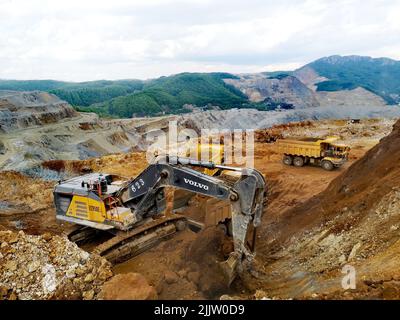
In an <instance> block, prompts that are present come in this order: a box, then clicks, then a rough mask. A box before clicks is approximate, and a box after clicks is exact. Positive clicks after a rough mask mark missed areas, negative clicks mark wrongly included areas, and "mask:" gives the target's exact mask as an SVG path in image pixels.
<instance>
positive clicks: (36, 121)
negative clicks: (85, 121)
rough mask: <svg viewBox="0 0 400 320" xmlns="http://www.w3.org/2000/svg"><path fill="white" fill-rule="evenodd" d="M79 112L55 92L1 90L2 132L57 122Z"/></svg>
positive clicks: (0, 124) (0, 126)
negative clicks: (54, 93)
mask: <svg viewBox="0 0 400 320" xmlns="http://www.w3.org/2000/svg"><path fill="white" fill-rule="evenodd" d="M77 115H78V113H77V112H76V111H75V110H74V109H73V108H72V107H71V106H70V105H69V104H68V103H67V102H65V101H63V100H60V99H59V98H58V97H56V96H55V95H53V94H49V93H46V92H40V91H32V92H15V91H0V133H8V132H11V131H14V130H18V129H23V128H28V127H32V126H37V125H43V124H48V123H55V122H58V121H60V120H61V119H65V118H72V117H75V116H77Z"/></svg>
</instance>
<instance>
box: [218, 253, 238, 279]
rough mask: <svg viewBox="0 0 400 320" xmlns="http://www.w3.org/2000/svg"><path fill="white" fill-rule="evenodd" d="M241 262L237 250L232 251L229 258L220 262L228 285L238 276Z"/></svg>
mask: <svg viewBox="0 0 400 320" xmlns="http://www.w3.org/2000/svg"><path fill="white" fill-rule="evenodd" d="M239 263H240V257H239V256H238V255H237V254H236V253H235V252H232V253H231V254H230V255H229V258H228V259H227V260H225V261H223V262H220V263H219V265H220V268H221V270H222V273H223V275H224V277H225V279H226V283H227V285H228V286H230V285H231V284H232V282H233V280H235V278H236V276H237V273H238V272H237V270H238V265H239Z"/></svg>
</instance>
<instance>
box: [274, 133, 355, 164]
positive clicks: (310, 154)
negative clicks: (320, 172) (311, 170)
mask: <svg viewBox="0 0 400 320" xmlns="http://www.w3.org/2000/svg"><path fill="white" fill-rule="evenodd" d="M338 140H339V137H336V136H329V137H326V138H325V139H324V138H302V139H281V140H278V141H277V147H278V151H279V152H280V153H282V154H283V159H282V161H283V163H284V164H285V165H288V166H290V165H294V166H296V167H302V166H304V165H305V164H314V165H319V166H321V167H322V168H323V169H325V170H328V171H330V170H333V169H334V168H337V167H340V166H342V165H343V164H344V163H345V162H346V161H347V160H348V155H349V152H350V147H349V146H347V145H344V144H339V143H337V141H338Z"/></svg>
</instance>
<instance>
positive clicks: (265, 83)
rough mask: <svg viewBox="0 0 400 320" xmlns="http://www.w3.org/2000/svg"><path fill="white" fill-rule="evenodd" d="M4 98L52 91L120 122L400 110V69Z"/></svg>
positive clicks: (61, 88)
mask: <svg viewBox="0 0 400 320" xmlns="http://www.w3.org/2000/svg"><path fill="white" fill-rule="evenodd" d="M357 88H362V89H363V90H365V91H362V90H361V91H360V90H359V89H357ZM0 90H16V91H27V90H41V91H46V92H49V93H52V94H55V95H57V96H58V97H59V98H61V99H62V100H65V101H67V102H68V103H70V104H71V105H72V106H74V107H75V108H76V109H77V110H78V111H92V112H96V113H98V114H100V115H108V116H109V115H111V116H117V117H132V116H135V115H136V116H147V115H151V116H152V115H162V114H179V113H187V112H191V111H192V110H194V109H195V108H202V109H205V110H208V109H210V108H211V109H215V108H216V109H229V108H237V107H238V108H254V109H257V110H275V109H276V108H284V109H292V108H304V107H318V106H321V105H327V106H331V107H335V106H336V105H344V104H346V103H348V101H351V96H354V99H355V100H354V104H356V105H357V104H359V105H364V104H378V105H385V104H386V105H388V104H389V105H390V104H399V103H400V61H397V60H394V59H390V58H372V57H368V56H358V55H349V56H341V55H332V56H327V57H322V58H320V59H317V60H315V61H312V62H310V63H308V64H306V65H304V66H302V67H301V68H298V69H296V70H294V71H277V72H260V73H246V74H231V73H226V72H213V73H195V72H194V73H190V72H183V73H179V74H175V75H171V76H162V77H159V78H155V79H149V80H138V79H125V80H96V81H85V82H66V81H57V80H1V79H0ZM366 91H368V92H366ZM362 93H364V95H365V98H363V97H362V95H363V94H362Z"/></svg>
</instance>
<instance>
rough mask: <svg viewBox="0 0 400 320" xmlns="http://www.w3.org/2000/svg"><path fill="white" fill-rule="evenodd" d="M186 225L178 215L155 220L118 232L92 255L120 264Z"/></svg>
mask: <svg viewBox="0 0 400 320" xmlns="http://www.w3.org/2000/svg"><path fill="white" fill-rule="evenodd" d="M186 225H187V221H186V218H185V217H184V216H180V215H173V216H168V217H162V218H159V219H155V220H153V221H151V222H148V223H145V224H143V225H141V226H139V227H137V228H135V229H132V230H130V231H118V232H117V233H116V235H115V236H114V237H112V238H111V239H109V240H107V241H105V242H103V243H102V244H100V245H98V246H97V247H96V248H95V249H94V250H93V253H96V254H98V255H100V256H103V257H104V258H106V259H107V260H108V261H110V262H111V263H112V264H117V263H122V262H124V261H126V260H128V259H131V258H132V257H135V256H137V255H139V254H140V253H142V252H144V251H146V250H148V249H149V248H151V247H153V246H154V245H156V244H157V243H159V242H160V241H162V240H163V239H165V238H167V237H168V236H170V235H172V234H174V233H176V232H177V231H181V230H183V229H184V228H185V227H186Z"/></svg>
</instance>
